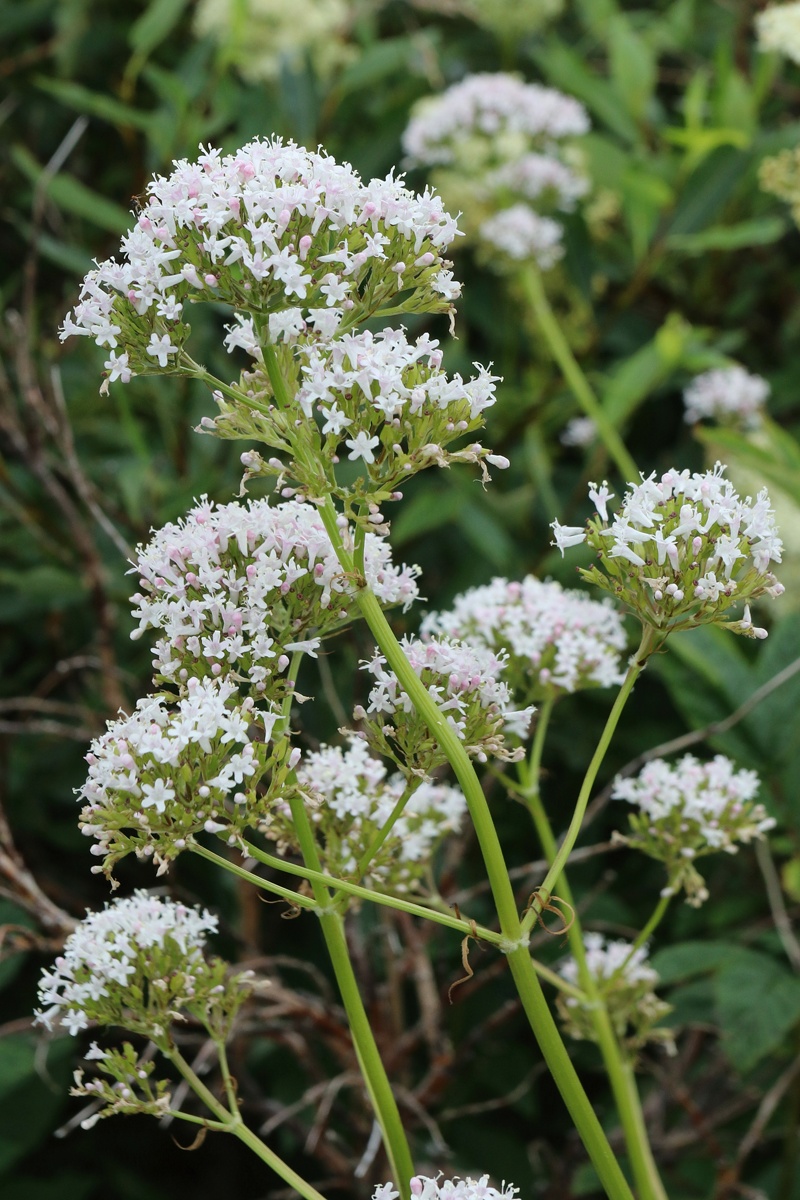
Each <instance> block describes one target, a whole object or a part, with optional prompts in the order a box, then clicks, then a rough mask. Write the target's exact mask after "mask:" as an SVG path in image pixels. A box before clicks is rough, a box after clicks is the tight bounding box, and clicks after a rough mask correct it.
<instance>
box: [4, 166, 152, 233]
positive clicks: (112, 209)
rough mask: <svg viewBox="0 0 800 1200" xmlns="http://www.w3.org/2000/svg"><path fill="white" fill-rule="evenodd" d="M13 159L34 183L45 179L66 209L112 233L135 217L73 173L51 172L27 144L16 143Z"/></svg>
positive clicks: (51, 193) (47, 190)
mask: <svg viewBox="0 0 800 1200" xmlns="http://www.w3.org/2000/svg"><path fill="white" fill-rule="evenodd" d="M11 160H12V162H13V163H14V165H15V166H16V167H17V168H18V170H20V171H21V172H22V174H23V175H25V176H26V178H28V179H30V180H31V182H32V183H33V184H38V183H39V181H40V180H43V181H44V191H45V193H46V195H48V196H49V197H50V199H51V200H52V201H53V203H54V204H56V205H57V206H58V207H59V208H61V209H64V211H65V212H71V213H74V214H75V215H76V216H79V217H85V219H86V220H87V221H91V223H92V224H93V225H97V226H98V227H99V228H100V229H107V230H108V231H109V233H118V234H122V233H126V232H127V231H128V230H129V229H130V227H131V224H132V220H133V218H132V217H131V214H130V213H129V212H126V211H125V209H124V208H122V207H121V206H120V205H119V204H115V203H114V202H113V200H107V199H106V198H105V196H99V195H98V194H97V192H93V191H92V190H91V188H88V187H87V186H86V184H84V183H81V181H80V180H79V179H75V178H74V177H73V176H72V175H65V174H57V175H47V173H46V172H45V169H44V167H42V166H41V164H40V163H38V162H37V161H36V159H35V158H34V156H33V155H32V154H31V152H30V150H28V148H27V147H26V146H19V145H17V146H12V147H11Z"/></svg>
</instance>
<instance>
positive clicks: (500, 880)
mask: <svg viewBox="0 0 800 1200" xmlns="http://www.w3.org/2000/svg"><path fill="white" fill-rule="evenodd" d="M320 515H321V517H322V520H323V522H324V524H325V528H326V529H327V531H328V536H329V537H330V539H331V544H332V545H333V547H334V549H335V550H336V554H337V557H338V558H339V562H340V563H341V565H342V569H343V570H344V571H345V572H346V573H348V574H350V575H351V576H352V575H353V574H354V570H353V568H354V564H353V560H352V557H351V555H349V554H348V552H347V551H346V549H345V548H344V546H343V544H342V540H341V537H340V535H339V530H338V527H337V523H336V511H335V509H334V507H333V504H332V503H331V501H330V500H328V501H327V502H326V504H325V505H323V506H322V507H321V508H320ZM356 596H357V600H358V604H359V607H360V609H361V613H362V615H363V617H364V619H365V620H366V622H367V624H368V626H369V628H370V630H371V632H372V635H373V637H374V638H375V640H376V642H377V644H378V646H379V647H380V649H381V652H382V653H383V654H384V656H385V658H386V661H387V663H388V665H389V667H390V668H391V669H392V670H393V671H394V673H395V675H396V676H397V678H398V680H399V682H400V686H401V687H402V688H403V690H404V691H405V693H406V695H407V696H408V697H409V698H410V700H411V701H412V703H413V704H414V707H415V708H416V710H417V712H418V713H419V714H420V716H422V717H423V718H424V720H425V721H426V722H427V724H428V727H429V728H430V730H431V732H432V733H433V735H434V736H435V737H436V739H437V741H438V743H439V745H440V746H441V748H442V750H443V751H444V753H445V754H446V755H447V758H448V760H449V762H450V764H451V766H452V768H453V771H454V772H455V775H456V778H457V780H458V782H459V784H460V785H461V789H462V791H463V793H464V799H465V800H466V803H467V807H468V809H469V812H470V816H471V818H472V822H473V825H474V828H475V832H476V835H477V838H478V842H479V844H480V847H481V852H482V854H483V859H484V863H485V866H486V872H487V875H488V878H489V883H490V886H491V889H492V895H493V898H494V903H495V908H496V910H497V915H498V919H499V922H500V930H501V932H502V934H503V936H504V938H505V947H504V948H505V951H506V954H507V957H508V964H509V967H510V969H511V974H512V977H513V979H514V982H515V985H516V987H517V991H518V993H519V996H520V1000H521V1002H522V1007H523V1009H524V1011H525V1013H526V1015H527V1017H528V1020H529V1022H530V1024H531V1028H532V1030H533V1032H534V1035H535V1037H536V1039H537V1041H538V1043H539V1046H540V1049H541V1051H542V1054H543V1055H544V1059H545V1062H546V1063H547V1065H548V1067H549V1069H550V1071H551V1073H552V1075H553V1078H554V1080H555V1082H556V1085H557V1086H558V1089H559V1091H560V1092H561V1095H562V1097H563V1099H564V1102H565V1104H566V1106H567V1109H568V1110H569V1113H570V1116H571V1117H572V1119H573V1121H574V1123H575V1126H576V1128H577V1129H578V1132H579V1134H580V1136H581V1138H582V1140H583V1143H584V1145H585V1146H586V1149H587V1151H588V1153H589V1156H590V1158H591V1160H592V1163H593V1165H594V1167H595V1170H596V1171H597V1174H598V1176H599V1177H600V1180H601V1183H602V1185H603V1187H604V1188H605V1190H606V1193H607V1195H608V1196H609V1197H610V1198H611V1200H632V1193H631V1190H630V1187H629V1186H628V1183H627V1181H626V1179H625V1176H624V1175H623V1173H622V1170H621V1169H620V1166H619V1163H618V1162H617V1160H616V1158H615V1157H614V1155H613V1153H612V1150H611V1147H610V1146H609V1144H608V1139H607V1138H606V1135H605V1133H604V1132H603V1128H602V1126H601V1125H600V1122H599V1121H598V1119H597V1116H596V1114H595V1112H594V1109H593V1108H592V1105H591V1104H590V1102H589V1099H588V1097H587V1095H586V1093H585V1091H584V1090H583V1086H582V1085H581V1082H580V1080H579V1078H578V1075H577V1073H576V1071H575V1068H574V1067H573V1065H572V1062H571V1060H570V1057H569V1054H568V1052H567V1049H566V1047H565V1045H564V1043H563V1041H562V1039H561V1035H560V1034H559V1032H558V1028H557V1026H556V1023H555V1021H554V1020H553V1017H552V1014H551V1012H550V1009H549V1007H548V1004H547V1000H546V999H545V996H544V992H543V991H542V988H541V984H540V983H539V980H538V978H537V976H536V971H535V970H534V967H533V964H532V962H531V956H530V950H529V947H528V936H527V934H523V931H522V929H521V926H520V920H519V915H518V913H517V905H516V901H515V898H514V892H513V889H512V887H511V883H510V881H509V878H508V868H507V867H506V864H505V860H504V858H503V852H502V848H501V846H500V841H499V839H498V836H497V831H496V829H495V827H494V822H493V820H492V817H491V813H490V811H489V806H488V804H487V801H486V797H485V796H484V794H483V789H482V788H481V785H480V780H479V779H478V776H477V775H476V773H475V770H474V768H473V766H472V763H471V762H470V759H469V756H468V755H467V753H466V751H465V750H464V747H463V745H462V744H461V741H460V740H459V737H458V735H457V733H456V732H455V730H454V729H453V727H452V726H451V725H450V724H449V723H448V721H447V719H446V718H445V716H444V714H443V713H442V712H441V711H440V710H439V708H438V706H437V704H436V703H435V702H434V700H433V699H432V697H431V696H430V694H429V692H428V689H427V688H426V687H425V685H424V684H423V683H422V681H421V680H420V678H419V677H418V675H417V674H416V672H415V671H414V669H413V667H412V666H411V664H410V663H409V661H408V659H407V658H406V656H405V654H404V653H403V651H402V649H401V647H400V645H399V643H398V641H397V639H396V637H395V636H394V633H393V632H392V629H391V626H390V625H389V623H388V621H387V620H386V617H385V616H384V613H383V610H382V609H381V607H380V604H379V603H378V601H377V599H376V597H375V596H374V595H373V593H372V592H371V591H369V590H368V589H367V588H365V587H362V588H360V589H359V590H358V592H357V593H356Z"/></svg>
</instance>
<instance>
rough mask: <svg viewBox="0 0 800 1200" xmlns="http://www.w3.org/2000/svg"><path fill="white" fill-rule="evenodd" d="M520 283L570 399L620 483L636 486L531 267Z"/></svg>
mask: <svg viewBox="0 0 800 1200" xmlns="http://www.w3.org/2000/svg"><path fill="white" fill-rule="evenodd" d="M519 279H520V283H521V285H522V290H523V292H524V293H525V298H526V299H527V301H528V303H529V304H530V306H531V310H532V312H533V314H534V316H535V317H536V320H537V322H538V325H539V328H540V329H541V331H542V333H543V334H544V336H545V340H546V341H547V344H548V346H549V347H550V353H551V354H552V355H553V358H554V359H555V360H556V362H557V363H558V365H559V367H560V368H561V371H562V373H563V375H564V378H565V379H566V381H567V383H568V384H569V387H570V390H571V391H572V394H573V396H574V397H575V399H576V400H577V401H578V404H580V406H581V408H582V409H583V411H584V413H585V414H586V416H587V417H590V418H591V419H592V420H593V421H594V423H595V425H596V426H597V432H598V434H599V436H600V439H601V441H602V443H603V445H604V446H605V448H606V450H607V451H608V454H609V457H610V458H611V460H612V461H613V462H614V463H615V464H616V467H617V470H618V471H619V473H620V474H621V475H622V477H623V479H624V480H626V481H627V482H628V483H636V482H637V480H638V478H639V471H638V469H637V466H636V463H635V462H634V461H633V458H632V457H631V455H630V453H629V451H628V449H627V447H626V446H625V443H624V442H623V440H622V438H621V437H620V435H619V433H618V432H617V430H616V429H615V428H614V426H613V424H612V423H611V421H610V420H609V417H608V414H607V413H606V411H605V409H604V408H603V406H602V404H601V403H600V401H599V400H598V399H597V397H596V396H595V394H594V392H593V391H592V389H591V387H590V385H589V381H588V380H587V378H586V376H585V375H584V373H583V371H582V370H581V368H580V366H579V365H578V362H577V360H576V358H575V356H574V354H573V353H572V350H571V349H570V345H569V342H568V341H567V339H566V338H565V337H564V334H563V332H562V329H561V326H560V325H559V323H558V321H557V320H556V316H555V314H554V312H553V310H552V308H551V307H550V301H549V300H548V299H547V292H546V291H545V287H544V284H543V282H542V276H541V273H540V272H539V269H538V267H535V266H533V265H530V266H527V267H525V269H524V270H523V271H521V272H520V276H519Z"/></svg>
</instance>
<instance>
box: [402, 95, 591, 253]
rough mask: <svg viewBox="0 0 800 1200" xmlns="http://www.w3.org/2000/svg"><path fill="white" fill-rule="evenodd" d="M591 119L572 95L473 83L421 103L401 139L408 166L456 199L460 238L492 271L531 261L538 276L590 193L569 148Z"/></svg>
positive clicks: (560, 251)
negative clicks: (427, 172) (422, 170)
mask: <svg viewBox="0 0 800 1200" xmlns="http://www.w3.org/2000/svg"><path fill="white" fill-rule="evenodd" d="M588 129H589V118H588V116H587V113H586V110H585V109H584V108H583V106H582V105H581V104H580V103H579V102H578V101H577V100H575V99H573V98H572V97H571V96H565V95H564V94H563V93H562V92H558V91H555V90H554V89H553V88H545V87H541V86H540V85H538V84H534V83H524V82H523V81H522V80H521V79H518V78H517V77H516V76H514V75H507V74H502V73H499V74H481V75H470V76H468V77H467V78H466V79H463V80H461V82H460V83H457V84H454V85H453V86H452V87H451V88H448V89H447V91H446V92H444V93H443V94H442V95H441V96H437V97H432V98H429V99H426V100H423V101H422V102H421V103H420V104H419V105H418V107H417V110H416V112H415V115H414V117H413V118H412V120H411V123H410V124H409V126H408V128H407V129H406V132H405V134H404V138H403V143H404V147H405V150H406V154H407V156H408V161H409V163H411V164H412V165H415V166H416V165H419V166H426V167H430V168H433V169H434V178H435V180H436V184H437V186H438V187H439V188H440V190H442V191H443V193H444V194H445V195H446V196H449V195H450V193H452V194H453V196H454V197H455V196H456V195H458V202H459V205H460V207H462V209H463V211H464V213H465V219H466V226H467V233H471V234H473V235H474V236H475V237H476V238H477V240H478V243H479V244H480V245H482V246H483V247H484V251H485V257H487V258H488V259H489V261H490V262H491V263H492V265H494V266H497V267H499V268H500V269H503V267H504V266H505V265H508V264H513V263H518V262H521V261H524V260H533V261H535V262H537V263H538V264H539V266H540V267H541V268H543V269H545V270H546V269H547V268H549V267H552V266H553V265H554V264H555V263H556V262H557V261H558V260H559V259H560V258H561V256H562V254H563V247H562V245H561V237H562V232H563V230H562V226H561V224H560V223H559V222H558V221H557V220H554V219H553V217H552V215H549V214H557V213H563V212H569V211H571V210H572V209H573V208H574V207H575V204H576V202H577V201H578V200H579V199H580V198H581V197H582V196H583V195H585V193H586V191H587V190H588V184H587V181H586V179H585V177H584V176H583V174H582V173H581V172H580V170H578V169H576V159H577V155H576V151H575V148H574V147H573V146H572V145H571V143H570V140H569V139H573V138H575V137H577V136H580V135H581V134H585V133H586V132H588Z"/></svg>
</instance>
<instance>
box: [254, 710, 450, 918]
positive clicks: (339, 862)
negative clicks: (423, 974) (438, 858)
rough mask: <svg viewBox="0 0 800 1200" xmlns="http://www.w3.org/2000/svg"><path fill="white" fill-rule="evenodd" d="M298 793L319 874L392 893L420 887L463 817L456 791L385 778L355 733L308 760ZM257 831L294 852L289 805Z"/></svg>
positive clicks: (300, 772) (277, 807)
mask: <svg viewBox="0 0 800 1200" xmlns="http://www.w3.org/2000/svg"><path fill="white" fill-rule="evenodd" d="M297 786H298V788H299V789H300V791H301V793H302V795H303V799H304V802H305V804H306V806H307V808H308V811H309V813H310V816H311V820H312V823H313V824H314V826H315V828H316V830H317V832H318V835H319V838H320V841H321V848H320V860H321V862H322V865H323V868H324V870H325V871H326V872H327V873H328V874H331V875H336V876H339V877H343V878H354V879H356V880H358V881H362V880H363V881H364V882H366V883H367V884H370V885H372V886H376V885H377V886H379V887H381V888H384V889H387V890H389V891H391V892H394V893H401V894H402V893H405V892H409V891H412V890H416V889H418V888H419V886H420V884H421V882H422V881H423V880H424V878H425V875H426V873H427V871H428V870H429V868H430V865H431V859H432V856H433V854H434V853H435V851H436V849H437V847H438V846H439V845H440V844H441V842H442V840H443V839H444V838H445V837H446V836H447V834H448V833H456V832H458V830H459V828H460V826H461V822H462V821H463V819H464V817H465V816H466V802H465V800H464V796H463V794H462V793H461V791H459V789H458V788H454V787H451V786H450V785H449V784H445V783H434V782H431V781H428V780H423V779H421V778H420V777H419V776H416V777H412V778H411V779H407V778H406V777H405V776H404V775H402V774H401V773H400V772H395V773H394V774H392V775H390V774H389V772H388V771H387V768H386V764H385V763H384V762H382V761H381V760H380V759H379V758H375V757H374V756H373V755H371V754H370V752H369V748H368V746H367V744H366V742H364V741H363V740H362V739H361V738H360V737H358V736H357V735H356V734H353V735H352V736H351V740H350V744H349V745H348V746H347V748H345V749H343V748H342V747H340V746H322V747H320V749H319V750H316V751H313V752H311V753H309V754H306V755H305V756H304V757H303V760H302V762H301V763H300V764H299V766H298V768H297ZM263 831H264V833H265V834H266V836H267V837H269V838H270V839H272V840H273V841H276V842H278V848H279V850H280V851H281V852H285V851H286V850H287V849H296V846H297V830H296V828H295V825H294V822H293V821H292V818H291V813H290V811H289V809H288V806H287V805H285V804H276V805H275V806H274V807H273V809H272V811H271V813H270V816H269V818H268V820H267V821H266V822H265V824H264V830H263Z"/></svg>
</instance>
